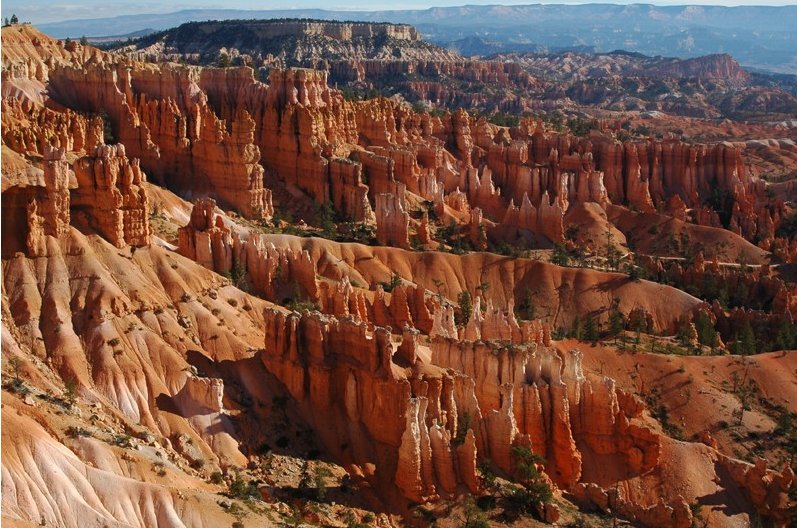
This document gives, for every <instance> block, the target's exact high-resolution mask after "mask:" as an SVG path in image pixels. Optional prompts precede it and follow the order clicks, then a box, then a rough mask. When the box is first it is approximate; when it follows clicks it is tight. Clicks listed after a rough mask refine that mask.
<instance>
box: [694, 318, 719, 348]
mask: <svg viewBox="0 0 797 528" xmlns="http://www.w3.org/2000/svg"><path fill="white" fill-rule="evenodd" d="M695 329H696V330H697V341H698V343H700V344H701V345H706V346H709V347H711V348H714V347H716V346H717V345H719V340H718V336H717V331H716V330H714V325H712V324H711V318H710V317H709V316H708V314H706V313H705V312H700V313H699V314H697V317H695Z"/></svg>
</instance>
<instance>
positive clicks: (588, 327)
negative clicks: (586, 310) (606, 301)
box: [584, 315, 599, 343]
mask: <svg viewBox="0 0 797 528" xmlns="http://www.w3.org/2000/svg"><path fill="white" fill-rule="evenodd" d="M598 337H599V335H598V327H597V325H596V324H595V318H594V317H592V316H591V315H588V316H587V320H586V322H585V323H584V339H585V340H586V341H590V342H592V343H596V342H597V341H598Z"/></svg>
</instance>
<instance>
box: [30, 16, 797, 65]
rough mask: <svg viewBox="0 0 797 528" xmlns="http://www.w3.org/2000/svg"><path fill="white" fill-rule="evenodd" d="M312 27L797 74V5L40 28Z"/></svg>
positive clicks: (99, 31) (122, 32) (137, 20)
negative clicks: (354, 24) (731, 62)
mask: <svg viewBox="0 0 797 528" xmlns="http://www.w3.org/2000/svg"><path fill="white" fill-rule="evenodd" d="M233 18H235V19H263V18H314V19H323V20H351V21H368V22H393V23H407V24H412V25H414V26H416V27H417V28H418V30H419V31H420V32H421V34H422V35H423V38H424V39H426V40H428V41H431V42H433V43H436V44H438V45H441V46H446V47H451V48H453V49H456V50H457V51H459V52H460V53H463V54H468V55H488V54H493V53H508V52H513V51H520V52H526V51H535V52H546V51H559V50H566V49H571V50H580V51H586V50H590V51H595V52H608V51H613V50H617V49H623V50H629V51H634V52H640V53H644V54H646V55H652V56H655V55H666V56H677V57H684V58H688V57H697V56H701V55H707V54H712V53H729V54H731V55H732V56H733V57H735V58H736V59H737V60H738V61H739V62H740V63H741V64H742V65H743V66H745V67H747V68H752V69H761V70H767V71H772V72H780V73H792V74H797V31H795V29H794V23H795V21H797V6H780V7H768V6H740V7H721V6H653V5H648V4H634V5H616V4H587V5H540V4H537V5H526V6H500V5H494V6H461V7H438V8H431V9H424V10H404V11H399V10H396V11H329V10H323V9H297V10H257V11H254V10H251V11H250V10H235V9H194V10H183V11H177V12H174V13H167V14H151V15H124V16H119V17H113V18H101V19H86V20H67V21H63V22H57V23H49V24H42V25H41V26H39V27H40V29H41V30H42V31H44V32H45V33H48V34H50V35H52V36H54V37H58V38H64V37H73V38H75V37H80V36H83V35H86V36H89V37H104V36H108V35H119V36H122V37H126V36H127V35H128V34H133V33H136V34H137V35H140V34H141V32H142V30H149V31H152V32H154V31H160V30H163V29H167V28H170V27H174V26H178V25H180V24H183V23H185V22H190V21H200V20H225V19H233Z"/></svg>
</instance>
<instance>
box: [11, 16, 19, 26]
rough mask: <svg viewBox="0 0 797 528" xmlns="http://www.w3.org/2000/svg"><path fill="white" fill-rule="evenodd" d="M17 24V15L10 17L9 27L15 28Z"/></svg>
mask: <svg viewBox="0 0 797 528" xmlns="http://www.w3.org/2000/svg"><path fill="white" fill-rule="evenodd" d="M18 23H19V19H18V18H17V15H11V25H12V26H15V25H17V24H18Z"/></svg>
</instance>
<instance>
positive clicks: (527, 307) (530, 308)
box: [515, 288, 534, 321]
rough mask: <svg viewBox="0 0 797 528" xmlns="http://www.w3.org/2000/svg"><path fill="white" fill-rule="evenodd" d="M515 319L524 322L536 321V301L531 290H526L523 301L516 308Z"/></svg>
mask: <svg viewBox="0 0 797 528" xmlns="http://www.w3.org/2000/svg"><path fill="white" fill-rule="evenodd" d="M515 317H517V318H518V319H520V320H522V321H531V320H532V319H534V299H532V297H531V290H530V289H529V288H526V289H525V290H524V292H523V299H522V300H521V301H520V304H518V305H517V306H516V307H515Z"/></svg>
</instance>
